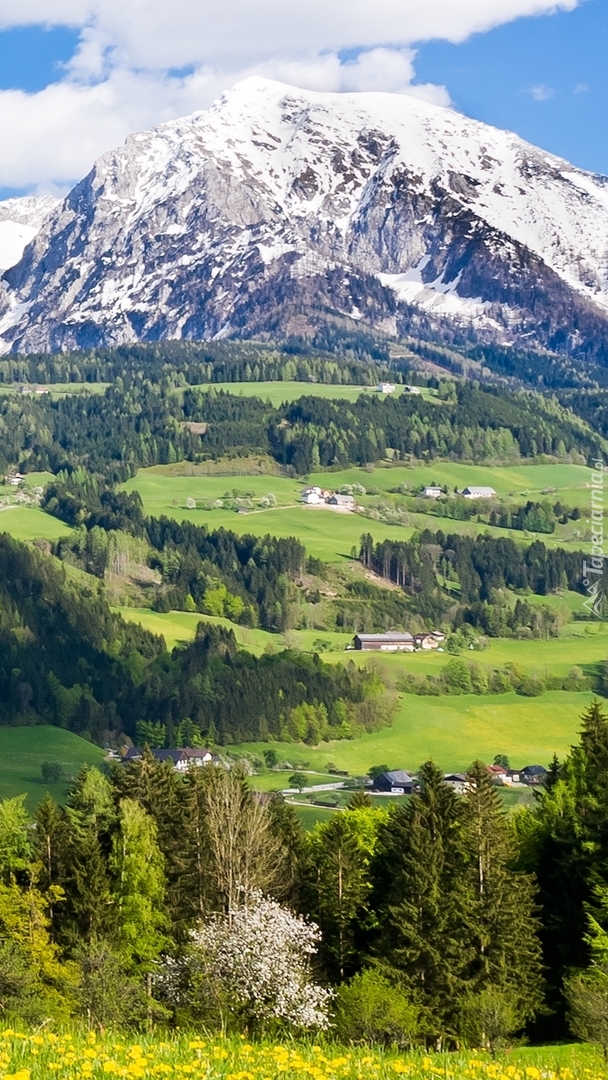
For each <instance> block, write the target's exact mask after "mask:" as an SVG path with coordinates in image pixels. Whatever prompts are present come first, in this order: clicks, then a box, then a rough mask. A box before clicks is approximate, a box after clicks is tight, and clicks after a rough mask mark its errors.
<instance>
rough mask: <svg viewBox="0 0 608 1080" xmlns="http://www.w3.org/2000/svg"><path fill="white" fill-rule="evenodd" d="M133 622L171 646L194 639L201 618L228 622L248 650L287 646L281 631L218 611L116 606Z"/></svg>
mask: <svg viewBox="0 0 608 1080" xmlns="http://www.w3.org/2000/svg"><path fill="white" fill-rule="evenodd" d="M114 611H117V612H118V613H119V614H120V615H122V617H123V619H127V620H128V621H129V622H136V623H139V625H140V626H143V627H144V629H145V630H149V631H150V633H152V634H159V635H160V636H161V637H164V639H165V642H166V645H167V648H168V649H169V650H171V649H174V648H175V647H176V646H178V645H187V644H188V643H189V642H190V641H194V637H195V635H196V628H197V626H198V624H199V622H208V623H213V624H214V625H215V626H225V627H226V628H227V629H229V630H233V631H234V635H235V637H236V640H237V641H238V643H239V645H241V646H242V647H243V648H244V649H247V651H248V652H252V653H257V654H259V653H262V652H264V651H265V650H266V649H272V651H273V652H274V651H275V650H278V649H282V648H284V647H285V642H284V638H283V637H282V636H281V635H280V634H270V633H268V631H267V630H251V629H249V627H247V626H237V625H236V623H233V622H230V620H229V619H223V618H220V617H219V616H216V615H200V614H199V613H198V612H189V611H168V612H160V611H150V609H149V608H131V607H117V608H114Z"/></svg>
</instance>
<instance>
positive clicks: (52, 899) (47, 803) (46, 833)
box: [33, 794, 70, 939]
mask: <svg viewBox="0 0 608 1080" xmlns="http://www.w3.org/2000/svg"><path fill="white" fill-rule="evenodd" d="M34 820H35V823H36V829H35V832H34V841H33V845H34V848H33V850H34V857H35V859H36V860H37V862H38V864H39V866H40V870H39V873H38V885H39V888H40V890H41V892H42V894H43V895H44V896H46V897H47V898H48V903H49V920H50V926H51V931H52V935H53V938H54V939H56V936H57V931H58V926H59V925H60V921H61V909H62V904H61V899H62V897H63V888H64V884H65V882H66V879H67V877H68V872H69V862H68V851H69V840H70V832H69V825H68V820H67V815H66V812H65V810H64V809H63V808H62V807H60V806H58V805H57V803H56V802H55V800H54V799H53V798H51V796H50V795H48V794H47V795H45V797H44V799H43V800H42V802H41V803H40V805H39V806H38V808H37V810H36V814H35V817H34ZM57 901H59V904H57Z"/></svg>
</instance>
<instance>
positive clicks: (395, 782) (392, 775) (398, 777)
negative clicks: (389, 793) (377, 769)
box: [376, 769, 412, 787]
mask: <svg viewBox="0 0 608 1080" xmlns="http://www.w3.org/2000/svg"><path fill="white" fill-rule="evenodd" d="M383 779H384V780H388V781H389V783H390V784H392V786H393V787H405V785H406V784H411V782H412V777H411V776H410V774H409V773H406V772H404V771H403V769H395V770H394V771H393V772H385V773H380V776H377V777H376V783H378V780H383Z"/></svg>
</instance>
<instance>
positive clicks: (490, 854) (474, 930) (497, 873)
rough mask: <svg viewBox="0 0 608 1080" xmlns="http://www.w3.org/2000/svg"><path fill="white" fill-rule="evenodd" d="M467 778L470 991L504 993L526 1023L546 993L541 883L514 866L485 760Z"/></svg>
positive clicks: (510, 841)
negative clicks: (539, 899) (539, 897)
mask: <svg viewBox="0 0 608 1080" xmlns="http://www.w3.org/2000/svg"><path fill="white" fill-rule="evenodd" d="M467 780H468V787H467V791H466V794H465V799H464V803H465V810H464V833H465V847H466V856H467V863H468V869H467V873H466V884H467V893H468V896H467V903H466V912H467V938H468V941H469V944H470V959H469V963H468V965H467V969H466V973H465V980H466V984H467V991H468V993H469V994H470V995H473V996H477V997H478V999H479V995H483V994H484V993H485V992H486V991H488V990H491V991H493V992H494V993H496V992H501V993H503V994H504V995H505V996H506V997H507V998H508V1001H509V1008H510V1012H511V1015H512V1019H513V1020H514V1024H515V1026H518V1025H519V1026H521V1025H522V1024H523V1022H524V1021H526V1020H530V1019H532V1017H533V1016H534V1015H535V1013H536V1012H537V1011H538V1009H539V1007H540V1005H541V1003H542V998H543V980H542V974H541V970H542V958H541V947H540V940H539V936H538V930H539V921H538V918H537V916H536V912H535V894H536V886H535V883H534V881H533V879H532V878H531V876H529V875H527V874H524V873H522V872H521V871H516V870H514V869H513V868H512V860H513V857H514V854H515V851H514V844H513V834H512V831H511V829H510V828H509V824H508V821H507V818H506V814H505V811H504V809H503V805H502V800H501V798H500V795H499V793H498V791H497V790H496V787H495V786H494V784H493V783H492V780H491V778H490V775H489V773H488V771H487V769H486V767H485V765H483V764H482V763H481V762H475V764H474V765H473V766H472V767H471V769H470V771H469V773H468V775H467Z"/></svg>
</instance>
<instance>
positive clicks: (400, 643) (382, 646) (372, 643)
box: [353, 630, 415, 652]
mask: <svg viewBox="0 0 608 1080" xmlns="http://www.w3.org/2000/svg"><path fill="white" fill-rule="evenodd" d="M353 644H354V646H355V649H359V650H362V651H363V652H413V651H414V648H415V645H414V638H413V636H412V634H410V633H408V631H407V630H405V631H403V632H402V631H391V632H390V633H387V634H355V636H354V639H353Z"/></svg>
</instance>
